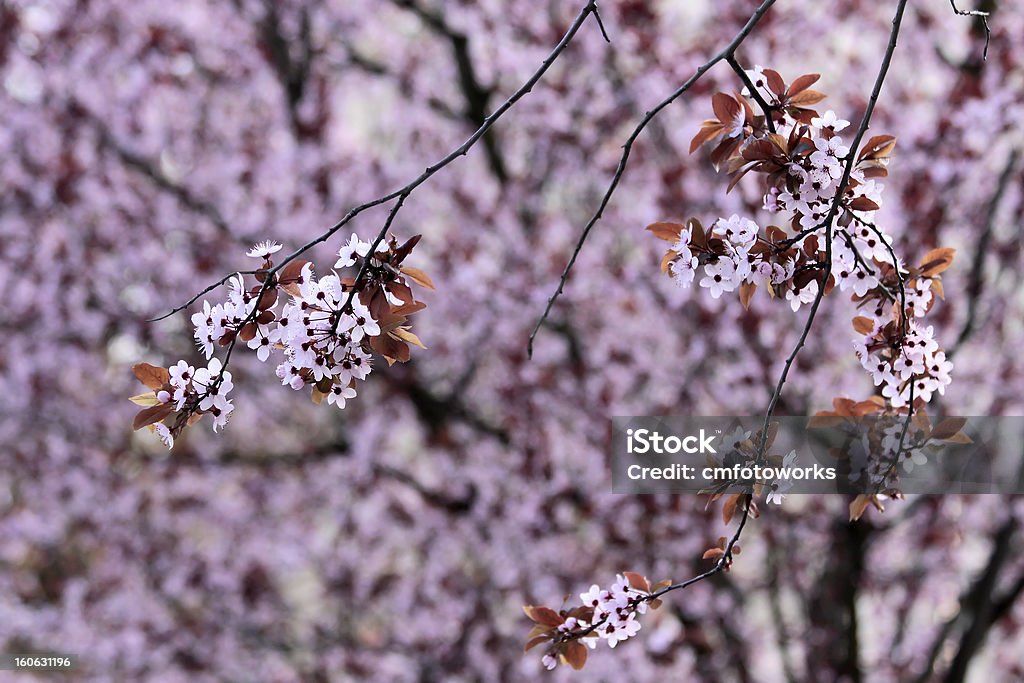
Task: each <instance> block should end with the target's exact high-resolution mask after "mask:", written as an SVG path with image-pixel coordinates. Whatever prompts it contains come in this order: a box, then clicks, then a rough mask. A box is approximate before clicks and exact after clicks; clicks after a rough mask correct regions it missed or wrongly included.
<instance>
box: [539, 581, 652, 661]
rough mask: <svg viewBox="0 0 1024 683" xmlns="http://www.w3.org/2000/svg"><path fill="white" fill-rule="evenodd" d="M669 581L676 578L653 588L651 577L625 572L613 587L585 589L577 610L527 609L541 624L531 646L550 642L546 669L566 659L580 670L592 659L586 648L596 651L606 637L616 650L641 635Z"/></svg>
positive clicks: (543, 658)
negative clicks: (643, 619) (643, 620)
mask: <svg viewBox="0 0 1024 683" xmlns="http://www.w3.org/2000/svg"><path fill="white" fill-rule="evenodd" d="M669 585H671V582H670V581H663V582H661V583H659V584H657V585H656V586H651V584H650V582H649V581H648V580H647V579H646V577H644V576H641V575H640V574H636V573H634V572H623V573H622V574H617V575H616V576H615V581H614V582H613V583H612V584H611V586H609V587H608V588H601V587H600V586H599V585H597V584H594V585H592V586H591V587H590V590H588V591H586V592H584V593H580V602H581V603H582V604H581V605H579V606H577V607H574V608H572V609H571V610H562V611H561V612H555V611H554V610H552V609H550V608H548V607H538V606H528V607H525V608H524V610H525V612H526V615H527V616H528V617H530V619H532V620H533V621H534V623H535V626H534V628H533V629H532V630H531V631H530V635H529V637H528V642H527V645H526V649H527V650H530V649H532V648H533V647H536V646H537V645H540V644H542V643H549V646H548V649H547V650H546V651H545V653H544V655H543V656H542V657H541V663H542V664H543V665H544V667H545V668H547V669H549V670H550V669H554V668H555V667H556V666H558V664H559V663H562V664H568V665H570V666H572V668H574V669H580V668H582V667H583V664H584V663H585V662H586V654H587V653H586V648H590V649H594V648H596V647H597V644H598V642H599V641H602V640H603V641H604V642H606V643H608V647H611V648H614V647H615V646H616V645H617V644H618V643H620V642H622V641H624V640H628V639H629V638H631V637H633V636H635V635H636V634H637V633H638V632H639V631H640V621H639V619H638V615H642V614H646V613H647V609H648V607H650V608H652V609H657V608H658V607H659V606H660V605H661V602H660V601H659V600H658V599H657V597H655V596H656V594H657V593H658V591H659V590H661V589H663V588H665V587H667V586H669ZM584 646H586V647H584Z"/></svg>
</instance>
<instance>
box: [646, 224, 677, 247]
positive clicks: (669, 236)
mask: <svg viewBox="0 0 1024 683" xmlns="http://www.w3.org/2000/svg"><path fill="white" fill-rule="evenodd" d="M683 227H684V226H683V224H682V223H669V222H667V221H658V222H657V223H651V224H650V225H648V226H647V228H646V230H648V231H650V233H651V234H652V235H654V236H655V237H657V238H658V239H659V240H665V241H666V242H671V243H673V244H675V243H676V242H678V241H679V233H680V232H682V231H683Z"/></svg>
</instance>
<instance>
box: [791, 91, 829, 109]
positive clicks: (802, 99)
mask: <svg viewBox="0 0 1024 683" xmlns="http://www.w3.org/2000/svg"><path fill="white" fill-rule="evenodd" d="M823 99H825V93H822V92H818V91H817V90H804V91H803V92H801V93H797V94H796V95H795V96H794V97H792V98H790V100H789V102H788V103H787V104H790V105H792V106H794V107H800V108H804V107H809V106H810V105H812V104H817V103H818V102H821V101H822V100H823Z"/></svg>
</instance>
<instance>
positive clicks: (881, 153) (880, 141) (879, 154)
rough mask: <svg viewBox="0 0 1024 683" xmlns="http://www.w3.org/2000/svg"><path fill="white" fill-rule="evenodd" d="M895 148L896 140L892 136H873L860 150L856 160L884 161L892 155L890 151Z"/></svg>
mask: <svg viewBox="0 0 1024 683" xmlns="http://www.w3.org/2000/svg"><path fill="white" fill-rule="evenodd" d="M895 147H896V138H895V137H894V136H892V135H875V136H874V137H872V138H871V139H870V140H868V141H867V142H865V143H864V146H863V147H861V148H860V154H858V155H857V159H858V160H865V159H885V158H887V157H888V156H889V155H890V154H892V150H893V148H895Z"/></svg>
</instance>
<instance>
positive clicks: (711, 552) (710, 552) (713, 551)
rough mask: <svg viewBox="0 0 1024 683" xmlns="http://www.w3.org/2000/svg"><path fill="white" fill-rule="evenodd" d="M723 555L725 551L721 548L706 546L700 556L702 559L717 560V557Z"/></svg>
mask: <svg viewBox="0 0 1024 683" xmlns="http://www.w3.org/2000/svg"><path fill="white" fill-rule="evenodd" d="M723 555H725V551H724V550H722V549H721V548H708V549H707V550H705V551H704V554H703V555H702V556H701V559H702V560H717V559H718V558H720V557H722V556H723Z"/></svg>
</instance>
